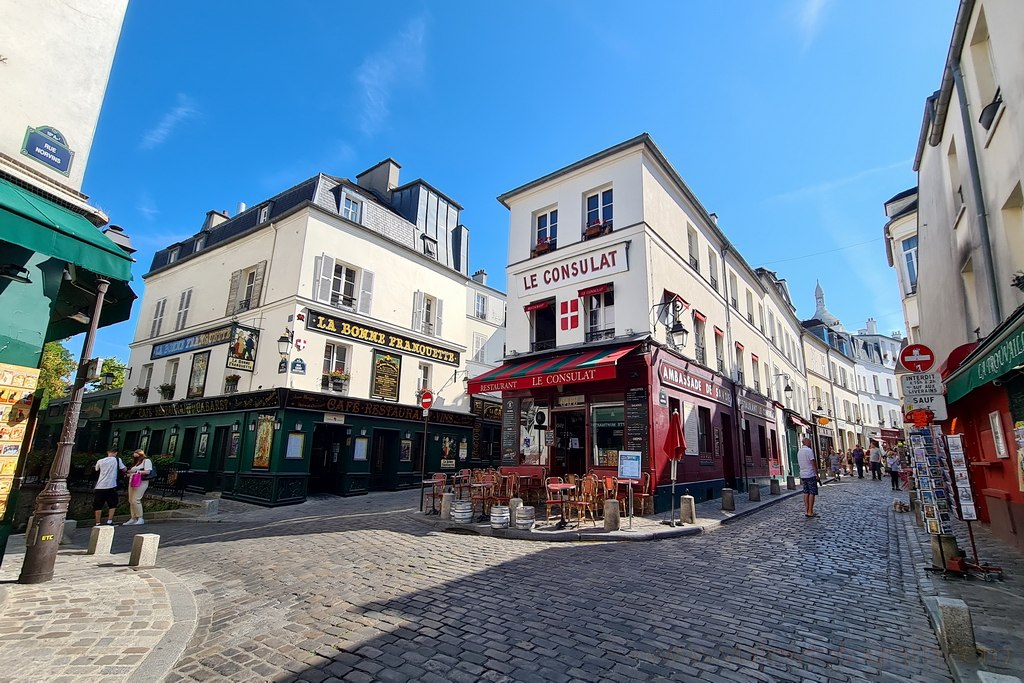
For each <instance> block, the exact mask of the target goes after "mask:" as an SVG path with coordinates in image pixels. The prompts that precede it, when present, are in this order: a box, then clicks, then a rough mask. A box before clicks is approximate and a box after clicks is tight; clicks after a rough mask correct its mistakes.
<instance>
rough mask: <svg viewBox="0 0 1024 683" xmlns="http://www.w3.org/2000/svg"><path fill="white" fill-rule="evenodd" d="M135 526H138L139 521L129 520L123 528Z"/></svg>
mask: <svg viewBox="0 0 1024 683" xmlns="http://www.w3.org/2000/svg"><path fill="white" fill-rule="evenodd" d="M133 524H138V521H137V520H134V519H129V520H128V521H127V522H125V523H124V524H122V525H121V526H132V525H133Z"/></svg>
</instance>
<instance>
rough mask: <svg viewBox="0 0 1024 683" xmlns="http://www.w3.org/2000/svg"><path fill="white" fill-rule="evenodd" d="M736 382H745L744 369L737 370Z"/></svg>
mask: <svg viewBox="0 0 1024 683" xmlns="http://www.w3.org/2000/svg"><path fill="white" fill-rule="evenodd" d="M736 382H737V383H738V384H743V371H742V370H737V371H736Z"/></svg>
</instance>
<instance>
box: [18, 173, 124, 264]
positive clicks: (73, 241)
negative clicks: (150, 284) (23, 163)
mask: <svg viewBox="0 0 1024 683" xmlns="http://www.w3.org/2000/svg"><path fill="white" fill-rule="evenodd" d="M0 240H3V241H5V242H10V243H11V244H16V245H19V246H22V247H25V248H26V249H31V250H32V251H35V252H38V253H40V254H46V255H47V256H52V257H54V258H58V259H60V260H62V261H67V262H68V263H72V264H74V265H76V266H80V267H82V268H85V269H86V270H89V271H92V272H93V273H96V274H97V275H102V276H104V277H108V278H111V279H113V280H121V281H123V282H128V281H130V280H131V279H132V259H131V257H130V256H129V255H128V253H127V252H125V251H124V250H122V249H121V248H120V247H118V246H117V245H116V244H114V243H113V242H112V241H111V240H110V238H109V237H107V236H106V235H104V234H103V233H102V232H100V231H99V229H98V228H97V227H96V226H94V225H93V224H92V223H90V222H89V221H88V220H87V219H86V218H85V217H84V216H82V215H80V214H77V213H75V212H74V211H71V210H69V209H65V208H64V207H62V206H60V205H58V204H56V203H54V202H51V201H49V200H48V199H44V198H43V197H40V196H39V195H36V194H33V193H32V192H29V191H28V190H25V189H23V188H20V187H18V186H17V185H15V184H14V183H11V182H8V181H7V180H4V179H2V178H0Z"/></svg>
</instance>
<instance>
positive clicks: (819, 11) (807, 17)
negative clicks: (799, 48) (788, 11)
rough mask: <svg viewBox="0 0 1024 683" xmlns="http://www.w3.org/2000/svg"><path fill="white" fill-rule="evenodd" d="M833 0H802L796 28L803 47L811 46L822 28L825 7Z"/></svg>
mask: <svg viewBox="0 0 1024 683" xmlns="http://www.w3.org/2000/svg"><path fill="white" fill-rule="evenodd" d="M830 2H832V0H801V3H800V6H799V7H798V8H797V11H796V28H797V32H798V33H799V34H800V38H801V39H802V41H803V49H805V50H806V49H807V48H808V47H810V45H811V43H813V42H814V39H815V38H817V36H818V31H819V30H820V29H821V22H822V18H823V16H824V14H825V8H826V7H827V6H828V4H829V3H830Z"/></svg>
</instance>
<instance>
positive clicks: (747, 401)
mask: <svg viewBox="0 0 1024 683" xmlns="http://www.w3.org/2000/svg"><path fill="white" fill-rule="evenodd" d="M740 410H742V411H743V412H744V413H746V414H747V415H756V416H758V417H763V418H764V419H766V420H774V419H775V409H774V408H769V407H768V406H766V405H764V404H763V403H758V402H757V401H755V400H753V399H751V398H749V397H746V396H740Z"/></svg>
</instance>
